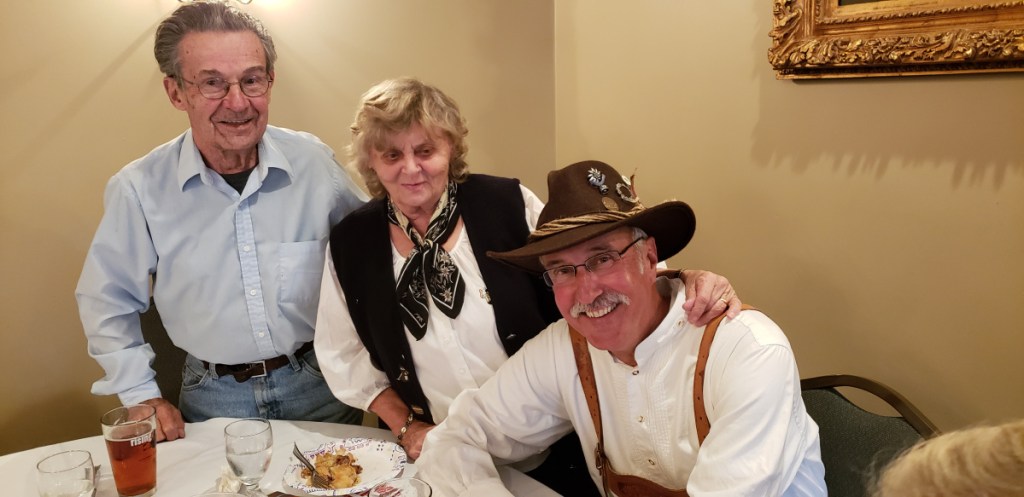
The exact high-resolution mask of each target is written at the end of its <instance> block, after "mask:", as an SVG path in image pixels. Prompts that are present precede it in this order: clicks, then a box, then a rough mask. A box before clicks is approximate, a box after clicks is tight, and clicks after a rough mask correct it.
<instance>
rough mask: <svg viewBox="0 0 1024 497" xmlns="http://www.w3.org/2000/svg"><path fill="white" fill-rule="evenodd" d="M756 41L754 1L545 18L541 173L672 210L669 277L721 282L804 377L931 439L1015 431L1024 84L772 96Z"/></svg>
mask: <svg viewBox="0 0 1024 497" xmlns="http://www.w3.org/2000/svg"><path fill="white" fill-rule="evenodd" d="M771 26H772V18H771V2H770V1H769V0H734V1H728V2H666V1H647V2H620V1H595V0H559V1H558V2H556V3H555V67H556V70H555V80H556V84H555V109H556V134H555V141H556V144H557V148H556V157H557V161H558V163H559V164H568V163H570V162H572V161H576V160H580V159H586V158H600V159H604V160H606V161H608V162H610V163H611V164H613V165H616V166H617V167H619V168H621V169H623V170H627V171H630V170H632V169H633V168H636V169H637V170H638V185H639V190H640V192H641V193H642V195H643V197H644V198H645V199H646V200H647V201H648V202H654V201H659V200H663V199H666V198H670V197H677V198H679V199H681V200H685V201H687V202H689V203H690V204H691V205H692V206H693V208H694V210H695V211H696V213H697V219H698V229H697V234H696V237H695V238H694V241H693V242H692V244H691V245H690V246H689V247H688V248H687V249H686V250H685V251H684V252H683V253H682V255H680V256H677V257H676V258H675V259H674V262H675V263H676V264H677V265H681V266H686V267H694V266H695V267H705V268H712V269H714V270H716V271H719V272H721V273H723V274H726V275H728V276H729V277H730V278H731V280H732V281H733V283H734V284H735V285H736V286H737V288H738V289H739V291H740V293H741V294H742V296H743V297H744V298H745V299H746V300H747V301H748V302H750V303H752V304H755V305H757V306H759V307H761V308H763V309H764V310H765V311H766V312H768V314H769V315H771V316H772V317H773V318H774V319H775V320H776V321H777V322H778V323H780V324H781V325H782V327H783V329H785V330H786V332H787V334H788V335H789V337H790V340H791V341H792V343H793V345H794V347H795V349H796V352H797V358H798V361H799V363H800V368H801V373H802V375H803V376H804V377H807V376H812V375H820V374H829V373H853V374H860V375H865V376H869V377H872V378H875V379H877V380H880V381H882V382H884V383H888V384H890V385H891V386H893V387H895V388H897V389H898V390H900V391H901V392H902V393H904V394H905V395H907V396H908V397H909V398H910V399H911V400H912V401H914V402H915V403H916V404H917V405H918V406H919V407H920V408H922V409H923V410H924V412H925V413H926V414H928V415H930V416H931V417H932V418H933V420H934V421H936V422H937V424H938V425H939V427H940V428H942V429H951V428H956V427H960V426H963V425H966V424H971V423H978V422H981V421H983V420H999V419H1005V418H1009V417H1022V416H1024V361H1022V360H1021V351H1022V350H1024V329H1022V322H1024V306H1022V302H1024V75H1022V74H1010V75H995V76H957V77H927V78H897V79H877V80H851V81H826V82H805V83H794V82H792V81H777V80H776V79H775V78H774V74H773V72H772V70H771V67H770V66H769V64H768V62H767V57H766V52H767V50H768V47H769V43H770V39H769V38H768V34H767V33H768V31H769V29H771ZM533 178H535V181H538V182H539V181H540V178H541V175H540V174H539V173H537V174H535V175H534V176H533Z"/></svg>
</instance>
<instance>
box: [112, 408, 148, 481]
mask: <svg viewBox="0 0 1024 497" xmlns="http://www.w3.org/2000/svg"><path fill="white" fill-rule="evenodd" d="M100 424H101V425H102V426H103V439H104V440H105V441H106V443H107V455H109V456H110V470H111V472H112V473H114V486H116V487H117V495H119V496H121V497H149V496H150V495H153V494H154V493H155V492H156V408H155V407H153V406H150V405H146V404H136V405H130V406H123V407H116V408H114V409H111V410H109V411H107V412H106V414H104V415H103V417H101V418H100Z"/></svg>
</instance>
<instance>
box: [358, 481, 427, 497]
mask: <svg viewBox="0 0 1024 497" xmlns="http://www.w3.org/2000/svg"><path fill="white" fill-rule="evenodd" d="M431 493H432V491H431V489H430V485H429V484H427V482H425V481H423V480H421V479H419V478H411V477H406V478H395V479H393V480H387V481H383V482H380V483H378V484H376V485H374V487H373V488H372V489H370V495H369V497H430V494H431Z"/></svg>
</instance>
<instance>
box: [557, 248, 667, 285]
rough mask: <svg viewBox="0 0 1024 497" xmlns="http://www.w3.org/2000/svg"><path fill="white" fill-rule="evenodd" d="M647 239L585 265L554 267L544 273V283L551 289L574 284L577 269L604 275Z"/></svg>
mask: <svg viewBox="0 0 1024 497" xmlns="http://www.w3.org/2000/svg"><path fill="white" fill-rule="evenodd" d="M645 238H647V237H644V236H641V237H640V238H637V239H636V240H633V242H632V243H630V244H629V245H626V248H624V249H622V250H620V251H618V252H601V253H600V254H597V255H594V256H591V257H590V258H588V259H587V260H585V261H583V264H576V265H572V264H566V265H564V266H558V267H553V268H551V269H548V270H546V271H544V283H547V284H548V286H550V287H556V286H561V285H566V284H569V283H572V282H573V280H575V279H576V268H579V267H582V268H586V269H587V271H590V272H591V273H593V274H597V275H600V274H604V273H607V272H608V270H609V269H611V268H612V267H613V266H615V263H616V262H619V261H620V260H621V259H622V256H623V254H625V253H626V252H628V251H629V249H630V248H632V247H633V245H636V243H637V242H639V241H640V240H643V239H645Z"/></svg>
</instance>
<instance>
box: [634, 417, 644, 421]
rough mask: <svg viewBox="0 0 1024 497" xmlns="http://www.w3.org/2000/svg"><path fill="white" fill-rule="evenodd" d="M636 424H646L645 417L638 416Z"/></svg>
mask: <svg viewBox="0 0 1024 497" xmlns="http://www.w3.org/2000/svg"><path fill="white" fill-rule="evenodd" d="M636 422H637V423H643V422H644V417H643V416H637V417H636Z"/></svg>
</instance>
